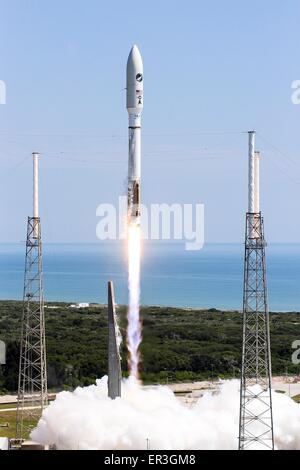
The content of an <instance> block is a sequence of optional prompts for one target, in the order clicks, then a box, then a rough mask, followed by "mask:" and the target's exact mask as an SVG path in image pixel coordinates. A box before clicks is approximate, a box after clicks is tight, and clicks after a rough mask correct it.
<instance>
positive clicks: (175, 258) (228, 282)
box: [0, 242, 300, 311]
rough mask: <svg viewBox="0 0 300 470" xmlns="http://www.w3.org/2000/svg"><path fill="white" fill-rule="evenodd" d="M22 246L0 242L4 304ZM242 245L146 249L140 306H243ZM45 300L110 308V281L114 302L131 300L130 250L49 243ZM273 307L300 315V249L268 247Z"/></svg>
mask: <svg viewBox="0 0 300 470" xmlns="http://www.w3.org/2000/svg"><path fill="white" fill-rule="evenodd" d="M24 253H25V247H24V244H0V299H2V300H3V299H16V300H17V299H21V298H22V295H23V276H24ZM243 257H244V247H243V245H242V244H240V245H239V244H207V245H205V246H204V248H203V249H202V250H201V251H196V252H191V251H185V250H184V245H183V244H181V243H174V242H171V243H170V242H146V243H145V244H144V246H143V257H142V285H141V302H142V304H144V305H169V306H179V307H199V308H201V307H209V308H213V307H215V308H224V309H241V308H242V294H243ZM43 265H44V285H45V299H46V300H48V301H68V302H69V301H70V302H99V303H106V301H107V299H106V295H107V294H106V289H107V281H108V280H113V281H114V284H115V295H116V301H117V302H118V303H120V304H126V303H127V272H126V248H125V245H124V244H121V243H109V242H102V243H101V242H99V243H97V244H76V245H75V244H69V245H68V244H44V246H43ZM267 279H268V293H269V305H270V309H271V310H275V311H291V310H297V311H300V244H299V245H298V244H289V245H280V244H278V245H277V244H275V245H269V246H268V247H267Z"/></svg>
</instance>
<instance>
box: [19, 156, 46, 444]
mask: <svg viewBox="0 0 300 470" xmlns="http://www.w3.org/2000/svg"><path fill="white" fill-rule="evenodd" d="M38 157H39V155H38V154H37V153H33V217H28V225H27V240H26V259H25V277H24V293H23V315H22V328H21V346H20V366H19V386H18V406H17V427H16V438H17V439H18V440H22V439H24V438H25V437H27V435H28V433H29V432H30V431H31V430H32V428H33V427H34V425H35V424H36V422H37V420H38V419H39V418H40V416H41V413H42V411H43V409H44V407H45V406H46V405H47V404H48V397H47V366H46V343H45V318H44V295H43V270H42V242H41V223H40V218H39V211H38Z"/></svg>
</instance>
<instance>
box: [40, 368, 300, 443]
mask: <svg viewBox="0 0 300 470" xmlns="http://www.w3.org/2000/svg"><path fill="white" fill-rule="evenodd" d="M273 413H274V434H275V444H276V448H277V449H300V406H299V405H298V404H296V403H295V402H294V401H293V400H292V399H290V398H289V397H288V396H286V395H283V394H279V393H275V392H274V393H273ZM238 418H239V382H238V381H237V380H234V381H226V382H224V383H223V384H222V385H221V388H220V393H218V394H211V393H207V394H206V395H204V396H203V397H202V398H200V399H199V400H198V402H197V403H196V404H195V406H193V407H192V408H189V407H187V406H185V405H183V404H182V403H181V402H180V401H179V400H178V398H176V397H175V395H174V394H173V392H172V391H171V390H170V389H169V388H168V387H166V386H157V387H143V386H141V385H140V384H139V383H138V382H137V381H136V380H134V379H133V378H129V379H124V380H123V383H122V397H121V398H117V399H116V400H111V399H110V398H108V397H107V377H103V378H102V379H101V380H98V381H97V383H96V385H92V386H89V387H86V388H80V387H79V388H77V389H76V390H75V391H74V392H61V393H59V394H58V395H57V397H56V400H55V401H54V402H53V403H51V404H50V405H49V407H48V408H47V409H46V410H45V411H44V413H43V416H42V417H41V419H40V421H39V423H38V426H37V428H36V429H35V430H34V431H33V432H32V433H31V438H32V439H33V440H34V441H36V442H39V443H42V444H55V446H56V447H57V449H60V450H72V449H75V450H76V449H78V450H80V449H85V450H89V449H106V450H115V449H128V450H130V449H131V450H139V449H141V450H144V449H146V448H147V439H149V443H150V449H151V450H196V449H200V450H201V449H237V446H238V438H237V436H238Z"/></svg>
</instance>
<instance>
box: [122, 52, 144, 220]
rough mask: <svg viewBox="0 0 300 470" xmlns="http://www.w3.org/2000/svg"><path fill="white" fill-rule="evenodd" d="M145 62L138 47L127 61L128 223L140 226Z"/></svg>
mask: <svg viewBox="0 0 300 470" xmlns="http://www.w3.org/2000/svg"><path fill="white" fill-rule="evenodd" d="M143 81H144V76H143V62H142V57H141V54H140V51H139V50H138V48H137V46H133V47H132V49H131V51H130V54H129V57H128V61H127V80H126V82H127V83H126V107H127V111H128V119H129V158H128V222H129V224H135V225H140V217H141V209H140V186H141V114H142V110H143V88H144V87H143V85H144V83H143Z"/></svg>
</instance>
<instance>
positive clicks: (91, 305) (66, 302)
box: [0, 298, 300, 315]
mask: <svg viewBox="0 0 300 470" xmlns="http://www.w3.org/2000/svg"><path fill="white" fill-rule="evenodd" d="M2 302H3V303H9V302H17V303H22V302H23V299H1V298H0V304H1V303H2ZM81 303H82V304H89V306H87V307H78V306H76V307H71V306H72V305H79V304H81ZM44 304H45V308H48V307H49V306H50V308H52V309H53V307H55V305H57V306H58V307H59V306H67V307H69V308H76V309H77V310H84V309H86V308H97V307H100V308H104V307H107V304H106V303H104V304H103V303H97V302H85V301H69V300H47V299H45V300H44ZM116 307H117V308H127V305H126V304H116ZM149 308H157V309H164V308H167V309H174V310H184V311H186V312H189V311H190V312H197V311H199V312H211V313H214V312H216V313H220V312H224V313H240V314H242V313H243V310H242V309H238V308H216V307H189V306H180V305H176V306H172V305H159V304H157V305H156V304H147V305H144V304H142V305H140V309H149ZM277 313H287V314H299V313H300V308H299V310H273V309H272V310H271V309H270V310H269V314H271V315H274V314H277Z"/></svg>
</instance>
